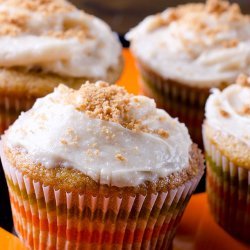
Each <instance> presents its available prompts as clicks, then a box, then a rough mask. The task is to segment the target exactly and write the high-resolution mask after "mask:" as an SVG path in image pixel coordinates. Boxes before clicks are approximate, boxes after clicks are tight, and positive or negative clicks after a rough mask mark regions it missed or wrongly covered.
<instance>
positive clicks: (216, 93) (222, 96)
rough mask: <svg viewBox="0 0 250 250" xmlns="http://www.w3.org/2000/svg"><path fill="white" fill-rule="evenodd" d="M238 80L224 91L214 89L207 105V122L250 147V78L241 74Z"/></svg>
mask: <svg viewBox="0 0 250 250" xmlns="http://www.w3.org/2000/svg"><path fill="white" fill-rule="evenodd" d="M237 82H238V84H232V85H231V86H229V87H227V88H225V89H224V90H223V91H220V90H218V89H213V93H212V94H211V95H210V97H209V98H208V100H207V103H206V107H205V111H206V112H205V116H206V123H207V124H208V125H210V126H211V127H212V128H214V129H216V130H217V131H220V132H221V133H223V134H225V135H230V136H233V137H235V138H236V139H237V140H239V141H240V142H242V143H244V144H245V145H247V146H248V147H250V136H249V135H250V78H247V77H246V76H241V77H239V79H238V80H237Z"/></svg>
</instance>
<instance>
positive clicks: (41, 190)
mask: <svg viewBox="0 0 250 250" xmlns="http://www.w3.org/2000/svg"><path fill="white" fill-rule="evenodd" d="M1 157H2V161H3V166H4V170H5V175H6V179H7V183H8V187H9V192H10V198H11V205H12V212H13V218H14V224H15V229H16V232H17V234H18V236H19V237H20V238H21V239H22V241H23V242H24V243H25V244H26V246H28V247H29V248H32V249H169V248H170V247H171V244H172V240H173V237H174V235H175V231H176V228H177V226H178V224H179V221H180V219H181V216H182V214H183V211H184V209H185V207H186V205H187V203H188V201H189V198H190V196H191V194H192V193H193V191H194V190H195V188H196V186H197V184H198V182H199V180H200V178H201V175H202V174H203V173H201V172H200V173H199V174H197V176H195V177H194V178H192V179H191V180H189V181H188V182H186V183H184V184H183V185H181V186H179V187H178V188H175V189H172V190H169V191H168V192H159V193H148V194H146V195H142V194H131V195H129V194H128V193H127V192H126V193H120V194H114V193H111V192H105V194H104V192H103V191H102V190H101V188H100V189H99V190H97V191H96V193H95V194H93V193H90V192H89V190H88V189H86V191H85V192H83V193H78V192H67V191H65V190H61V189H59V190H57V189H55V188H54V187H52V186H45V185H43V183H41V182H36V181H34V180H32V179H31V178H29V177H27V176H24V175H22V173H20V172H19V171H18V170H17V169H15V168H14V167H13V166H11V164H10V163H9V162H8V160H7V159H6V158H5V156H4V153H3V152H1Z"/></svg>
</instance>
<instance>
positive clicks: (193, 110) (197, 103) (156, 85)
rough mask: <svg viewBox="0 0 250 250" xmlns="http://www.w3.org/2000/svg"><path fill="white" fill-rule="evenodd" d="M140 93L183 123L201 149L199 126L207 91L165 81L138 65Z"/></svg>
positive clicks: (202, 118)
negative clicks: (152, 99) (153, 100)
mask: <svg viewBox="0 0 250 250" xmlns="http://www.w3.org/2000/svg"><path fill="white" fill-rule="evenodd" d="M139 70H140V72H141V79H140V80H139V82H140V84H141V88H142V92H143V93H144V94H145V95H147V96H149V97H151V98H154V99H155V100H156V103H157V106H158V107H160V108H163V109H165V110H167V111H168V113H169V114H170V115H171V116H173V117H178V118H179V120H180V121H181V122H183V123H185V124H186V125H187V127H188V129H189V132H190V135H191V137H192V139H193V141H194V142H196V143H197V144H198V145H199V146H200V147H203V143H202V133H201V125H202V122H203V120H204V106H205V102H206V100H207V98H208V95H209V89H200V88H195V87H192V86H187V85H184V84H180V83H178V82H175V81H172V80H169V79H168V80H167V79H164V78H161V77H160V76H158V75H156V74H155V73H154V72H152V71H150V70H148V69H147V68H146V67H145V66H143V65H141V64H139Z"/></svg>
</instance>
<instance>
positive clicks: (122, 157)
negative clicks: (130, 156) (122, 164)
mask: <svg viewBox="0 0 250 250" xmlns="http://www.w3.org/2000/svg"><path fill="white" fill-rule="evenodd" d="M115 158H116V159H117V160H119V161H126V158H125V157H124V156H123V155H121V154H116V155H115Z"/></svg>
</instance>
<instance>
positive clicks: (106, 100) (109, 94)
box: [57, 81, 169, 140]
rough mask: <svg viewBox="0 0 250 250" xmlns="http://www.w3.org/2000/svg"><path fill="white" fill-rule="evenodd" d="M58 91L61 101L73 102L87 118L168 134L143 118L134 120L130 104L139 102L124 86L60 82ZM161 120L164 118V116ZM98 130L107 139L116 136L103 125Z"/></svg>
mask: <svg viewBox="0 0 250 250" xmlns="http://www.w3.org/2000/svg"><path fill="white" fill-rule="evenodd" d="M57 91H59V92H60V100H59V101H60V102H63V103H65V104H70V105H73V106H74V107H75V108H76V110H78V111H80V112H84V113H85V114H86V115H88V116H89V117H90V118H93V119H100V120H104V121H111V122H114V123H117V124H120V125H121V126H123V127H124V128H127V129H129V130H132V131H133V132H145V133H152V134H153V133H155V134H158V135H160V136H162V137H164V138H167V137H168V136H169V134H168V132H167V131H165V130H163V129H158V130H153V129H149V128H148V127H147V126H146V125H144V124H143V121H142V120H140V119H136V118H135V117H134V116H133V114H131V112H130V107H131V106H130V105H133V104H134V103H133V101H135V100H137V101H135V102H140V100H139V99H137V98H136V97H135V96H134V95H132V94H129V93H128V92H127V91H126V90H125V89H124V88H123V87H119V86H116V85H111V86H110V85H109V84H108V83H105V82H101V81H99V82H97V83H95V84H94V83H89V82H87V83H85V84H83V85H82V86H81V88H80V89H79V90H72V89H69V88H67V87H66V86H64V85H60V86H59V87H58V88H57ZM142 104H143V102H142ZM139 106H140V105H139ZM139 106H136V107H139ZM161 119H162V120H165V118H164V117H162V118H161ZM161 119H160V118H159V120H161ZM87 131H91V128H87ZM98 132H101V133H103V134H104V136H105V137H106V139H107V140H111V139H113V138H115V134H114V133H113V132H112V130H110V129H109V128H108V127H106V126H104V124H103V125H102V128H101V130H100V131H98Z"/></svg>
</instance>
